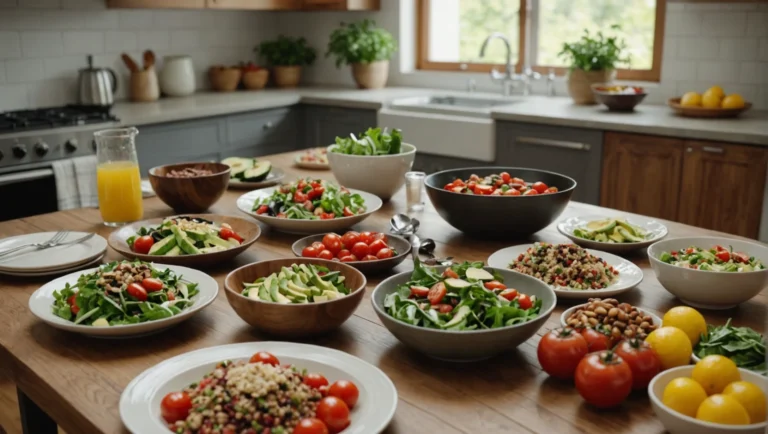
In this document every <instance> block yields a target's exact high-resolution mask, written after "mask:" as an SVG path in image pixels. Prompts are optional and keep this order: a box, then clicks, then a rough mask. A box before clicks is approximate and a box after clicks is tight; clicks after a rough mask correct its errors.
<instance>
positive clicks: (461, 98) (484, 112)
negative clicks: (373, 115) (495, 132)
mask: <svg viewBox="0 0 768 434" xmlns="http://www.w3.org/2000/svg"><path fill="white" fill-rule="evenodd" d="M517 102H520V100H519V99H511V98H500V97H499V98H490V97H480V96H477V97H476V96H468V95H467V96H465V95H433V96H425V97H413V98H401V99H396V100H394V101H392V102H391V104H390V107H391V108H393V109H397V110H407V111H419V112H428V113H444V114H457V115H465V116H472V117H483V118H488V117H490V113H491V109H492V108H494V107H498V106H504V105H509V104H514V103H517Z"/></svg>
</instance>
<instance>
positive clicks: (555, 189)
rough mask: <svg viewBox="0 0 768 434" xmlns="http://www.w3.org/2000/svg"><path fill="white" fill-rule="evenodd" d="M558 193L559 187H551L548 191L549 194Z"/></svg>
mask: <svg viewBox="0 0 768 434" xmlns="http://www.w3.org/2000/svg"><path fill="white" fill-rule="evenodd" d="M558 191H559V190H558V189H557V187H549V188H548V189H547V193H557V192H558Z"/></svg>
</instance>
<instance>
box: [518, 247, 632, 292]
mask: <svg viewBox="0 0 768 434" xmlns="http://www.w3.org/2000/svg"><path fill="white" fill-rule="evenodd" d="M509 268H510V269H511V270H513V271H517V272H518V273H522V274H527V275H528V276H533V277H536V278H537V279H540V280H542V281H544V283H546V284H548V285H553V286H558V287H564V288H567V289H574V290H594V289H603V288H607V287H608V286H609V285H611V284H612V283H614V282H615V281H616V280H617V279H618V277H617V276H618V275H619V271H618V270H616V269H615V268H614V267H613V266H611V265H608V264H607V263H606V262H605V260H603V259H601V258H598V257H597V256H594V255H592V254H590V253H589V252H587V251H586V250H585V249H582V248H581V247H579V246H577V245H575V244H549V243H536V244H534V245H533V247H530V248H528V250H526V251H525V253H521V254H520V255H519V256H518V257H517V260H515V261H513V262H512V263H511V264H509Z"/></svg>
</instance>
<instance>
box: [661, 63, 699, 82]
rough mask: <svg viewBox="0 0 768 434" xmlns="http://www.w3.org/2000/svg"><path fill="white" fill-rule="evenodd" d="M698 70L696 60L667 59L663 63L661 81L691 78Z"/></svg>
mask: <svg viewBox="0 0 768 434" xmlns="http://www.w3.org/2000/svg"><path fill="white" fill-rule="evenodd" d="M694 71H696V61H695V60H677V59H667V60H666V61H665V62H663V63H662V64H661V81H662V82H663V81H667V80H672V81H677V80H689V79H691V78H695V77H691V76H692V75H695V74H694Z"/></svg>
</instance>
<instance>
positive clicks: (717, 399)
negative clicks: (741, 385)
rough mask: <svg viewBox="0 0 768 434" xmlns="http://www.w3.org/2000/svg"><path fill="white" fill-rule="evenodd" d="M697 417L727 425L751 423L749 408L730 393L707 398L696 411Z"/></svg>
mask: <svg viewBox="0 0 768 434" xmlns="http://www.w3.org/2000/svg"><path fill="white" fill-rule="evenodd" d="M696 419H699V420H704V421H707V422H712V423H722V424H725V425H749V415H748V414H747V410H745V409H744V407H743V406H742V405H741V404H739V401H737V400H736V398H734V397H732V396H728V395H712V396H710V397H709V398H707V399H705V400H704V402H702V403H701V405H700V406H699V409H698V410H697V411H696Z"/></svg>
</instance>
